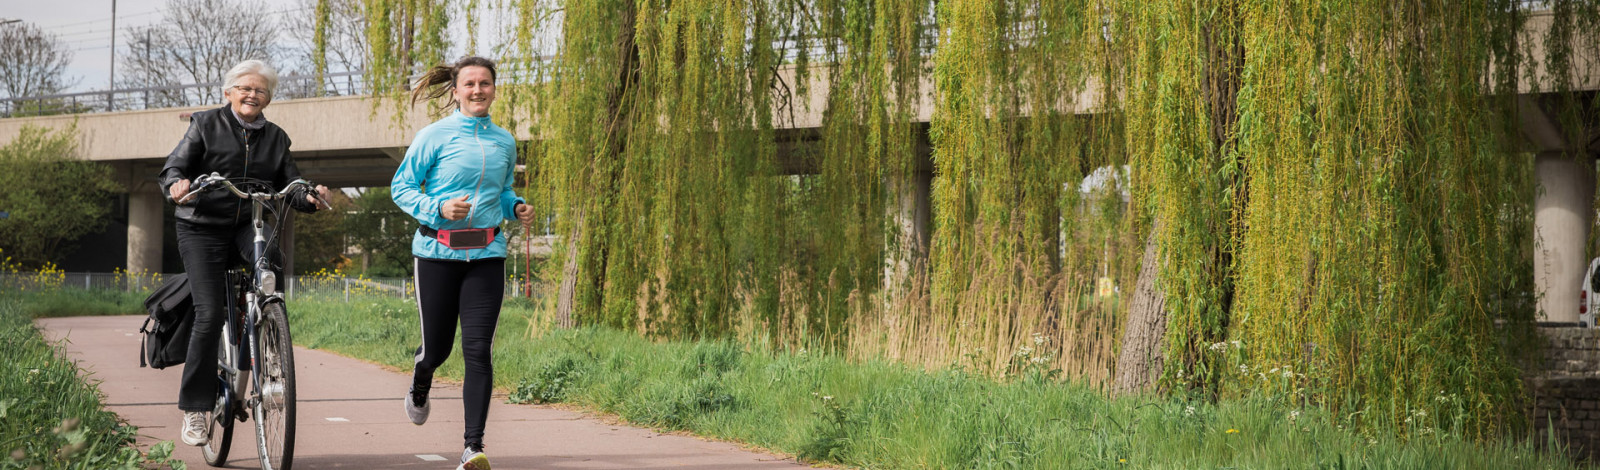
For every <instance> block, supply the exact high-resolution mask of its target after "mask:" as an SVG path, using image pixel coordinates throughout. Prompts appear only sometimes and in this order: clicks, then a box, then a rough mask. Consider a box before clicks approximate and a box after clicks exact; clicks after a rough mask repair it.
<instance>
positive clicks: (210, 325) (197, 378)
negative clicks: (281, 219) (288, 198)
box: [177, 219, 281, 411]
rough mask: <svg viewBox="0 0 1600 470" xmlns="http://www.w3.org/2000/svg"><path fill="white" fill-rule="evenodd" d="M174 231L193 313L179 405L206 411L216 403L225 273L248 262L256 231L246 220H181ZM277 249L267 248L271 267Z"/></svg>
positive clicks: (180, 407)
mask: <svg viewBox="0 0 1600 470" xmlns="http://www.w3.org/2000/svg"><path fill="white" fill-rule="evenodd" d="M177 229H178V230H177V234H178V254H180V255H182V256H183V270H184V272H186V273H188V274H189V289H190V291H191V292H192V293H193V296H194V313H195V317H194V330H193V332H191V333H190V336H189V356H188V358H187V359H185V360H184V362H183V382H182V384H181V385H180V386H179V388H178V408H179V409H182V410H183V411H211V409H212V408H213V407H214V405H215V404H216V401H217V398H216V397H217V342H218V341H219V340H220V339H221V338H222V327H223V325H225V324H226V323H225V322H226V318H225V317H224V316H223V315H225V314H226V310H227V308H226V305H227V304H226V302H227V299H226V298H225V295H226V294H225V292H226V291H227V279H226V277H225V275H226V274H227V271H228V268H229V267H233V266H244V265H246V264H247V263H246V261H245V260H247V259H249V258H250V257H251V256H252V253H251V250H252V249H253V248H252V247H251V242H252V241H254V239H255V232H254V231H253V230H251V229H250V224H248V223H247V224H241V225H237V226H226V225H223V226H216V225H200V224H195V223H191V222H188V221H185V220H183V219H179V220H178V222H177ZM269 232H270V229H269ZM277 251H278V250H268V256H269V257H270V259H271V260H272V262H273V264H274V265H276V264H278V263H277V258H278V256H277ZM280 278H281V276H280ZM280 284H281V282H280Z"/></svg>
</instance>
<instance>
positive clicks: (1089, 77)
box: [931, 0, 1126, 375]
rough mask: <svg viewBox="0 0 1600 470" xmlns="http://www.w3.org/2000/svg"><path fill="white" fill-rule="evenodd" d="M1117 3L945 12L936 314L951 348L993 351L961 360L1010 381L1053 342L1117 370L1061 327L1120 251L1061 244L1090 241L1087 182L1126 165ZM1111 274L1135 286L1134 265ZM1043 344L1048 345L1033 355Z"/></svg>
mask: <svg viewBox="0 0 1600 470" xmlns="http://www.w3.org/2000/svg"><path fill="white" fill-rule="evenodd" d="M1112 6H1113V5H1111V4H1110V3H1109V2H1100V1H1094V0H1062V1H1000V0H997V1H971V2H941V3H940V4H939V21H940V28H941V31H942V34H941V37H940V41H939V48H938V51H937V54H936V55H935V61H936V64H935V76H936V79H937V83H938V89H939V92H938V100H937V101H936V102H935V111H934V119H933V129H932V140H933V145H934V148H935V150H934V160H935V163H936V174H937V176H936V178H935V181H934V189H933V204H934V213H935V229H934V232H935V234H936V237H935V238H934V241H933V256H932V260H931V262H932V263H933V270H932V276H933V281H932V283H931V293H932V296H933V301H934V305H935V307H934V308H935V312H936V313H935V315H936V316H938V317H942V318H947V319H949V320H948V321H947V322H946V326H947V329H945V330H943V332H944V333H945V334H946V335H947V341H948V342H949V343H950V344H953V345H958V346H967V347H968V348H972V347H974V346H975V347H977V348H983V349H968V350H966V351H958V352H961V353H967V354H973V353H977V354H979V355H981V356H983V357H982V360H983V361H984V362H985V363H984V364H982V366H983V368H984V369H987V370H1005V369H1006V368H1007V366H1008V364H1009V362H1010V361H1011V360H1012V358H1014V357H1018V356H1017V354H1016V352H1018V351H1022V349H1021V348H1024V347H1026V348H1030V349H1028V350H1027V351H1028V353H1027V354H1042V355H1043V356H1050V355H1051V354H1050V352H1051V351H1041V350H1040V349H1045V348H1041V347H1040V346H1045V344H1044V343H1046V342H1047V341H1048V342H1049V343H1050V346H1049V347H1051V348H1052V350H1053V351H1054V352H1055V353H1056V354H1055V355H1056V356H1064V355H1067V354H1071V355H1072V356H1073V357H1072V359H1073V360H1078V359H1081V360H1084V362H1087V363H1090V364H1093V367H1090V369H1091V370H1095V371H1096V372H1097V374H1098V375H1103V374H1104V371H1105V370H1106V369H1108V365H1107V364H1106V363H1105V362H1104V361H1105V358H1104V357H1101V356H1109V350H1106V349H1102V350H1098V351H1097V350H1095V349H1096V348H1093V347H1089V348H1085V349H1084V350H1077V349H1075V346H1080V345H1083V344H1084V342H1083V341H1071V340H1068V339H1069V338H1070V337H1071V334H1070V332H1071V328H1063V326H1064V325H1062V323H1064V321H1063V319H1065V320H1067V322H1070V321H1071V320H1076V319H1079V316H1078V315H1076V314H1077V313H1078V308H1077V303H1078V298H1079V294H1083V293H1085V291H1087V289H1085V288H1084V287H1085V286H1087V285H1089V284H1090V283H1092V282H1093V279H1094V277H1090V276H1086V275H1084V274H1085V273H1084V272H1082V271H1083V270H1079V269H1073V268H1075V267H1080V265H1084V264H1091V265H1092V264H1093V262H1095V261H1102V262H1106V261H1109V260H1104V259H1099V258H1100V256H1094V255H1106V254H1107V253H1106V252H1105V251H1102V250H1098V249H1095V250H1092V252H1093V253H1092V255H1090V256H1093V258H1092V259H1089V260H1085V259H1082V258H1083V256H1081V253H1080V250H1078V249H1076V248H1078V247H1079V246H1083V245H1087V246H1088V247H1091V248H1099V245H1100V244H1098V243H1082V242H1083V241H1085V240H1072V242H1073V243H1072V245H1073V248H1072V249H1067V250H1063V249H1062V247H1063V245H1064V240H1062V236H1063V234H1068V235H1069V236H1070V235H1077V234H1079V231H1078V230H1076V228H1077V227H1078V226H1079V225H1080V224H1084V223H1085V222H1087V221H1088V220H1089V219H1090V218H1091V216H1090V213H1089V212H1088V211H1080V210H1079V207H1080V204H1081V203H1082V202H1083V201H1081V200H1080V197H1079V194H1080V192H1079V191H1078V190H1077V189H1078V184H1077V183H1078V182H1079V181H1080V180H1082V179H1083V178H1084V176H1085V175H1086V174H1087V173H1088V171H1089V170H1091V169H1095V168H1098V167H1102V166H1107V165H1111V168H1113V169H1115V168H1117V167H1119V166H1120V164H1121V163H1123V162H1125V161H1126V160H1125V159H1124V157H1123V155H1122V153H1121V151H1120V149H1121V146H1120V145H1118V144H1119V141H1120V127H1119V126H1120V119H1119V118H1117V117H1116V116H1113V115H1112V114H1111V113H1112V111H1114V109H1115V104H1114V99H1115V96H1116V93H1115V92H1112V91H1108V88H1107V87H1106V85H1107V84H1109V83H1110V80H1111V79H1113V78H1114V77H1115V76H1116V72H1115V71H1114V70H1112V66H1113V65H1115V64H1114V62H1113V61H1112V60H1110V58H1111V57H1114V56H1113V55H1112V54H1110V53H1109V52H1108V51H1109V49H1110V48H1111V47H1112V45H1111V44H1109V43H1108V40H1109V39H1110V33H1111V30H1110V28H1112V27H1114V26H1115V23H1114V22H1112V21H1111V19H1112V17H1111V10H1110V9H1111V8H1112ZM1064 185H1066V187H1065V188H1064ZM1099 213H1100V214H1101V215H1102V216H1115V215H1116V214H1117V213H1118V210H1117V208H1115V207H1113V208H1111V210H1106V211H1100V212H1099ZM1117 228H1121V227H1117ZM1113 233H1114V232H1113ZM1117 238H1120V237H1117ZM1113 242H1114V243H1119V242H1121V240H1120V239H1114V240H1113ZM1064 264H1065V266H1064ZM1111 264H1113V265H1114V267H1115V268H1116V269H1117V271H1118V273H1117V276H1116V277H1118V278H1124V277H1126V276H1124V275H1123V274H1124V271H1125V270H1126V269H1125V268H1126V265H1125V264H1124V263H1115V262H1112V263H1111ZM1064 268H1065V269H1064ZM1089 271H1093V270H1092V269H1090V270H1089ZM1115 325H1116V322H1110V323H1109V324H1107V325H1101V326H1102V327H1103V328H1105V329H1114V328H1115ZM1066 326H1069V327H1070V326H1071V325H1066ZM1034 335H1039V338H1041V339H1040V340H1038V341H1036V342H1037V343H1038V344H1032V345H1030V344H1029V342H1030V341H1033V340H1032V337H1033V336H1034ZM1106 336H1109V335H1106ZM1095 340H1098V341H1095ZM1113 341H1114V338H1091V341H1090V342H1091V343H1096V342H1097V343H1099V344H1104V345H1109V344H1112V343H1113ZM1035 357H1038V356H1035ZM1075 372H1087V371H1075ZM1075 375H1081V374H1075Z"/></svg>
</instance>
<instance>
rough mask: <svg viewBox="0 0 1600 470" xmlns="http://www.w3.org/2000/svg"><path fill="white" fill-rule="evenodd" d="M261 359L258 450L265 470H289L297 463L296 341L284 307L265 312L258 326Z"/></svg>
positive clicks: (258, 364) (275, 304)
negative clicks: (295, 443)
mask: <svg viewBox="0 0 1600 470" xmlns="http://www.w3.org/2000/svg"><path fill="white" fill-rule="evenodd" d="M256 331H257V336H256V338H257V340H258V341H259V342H260V345H261V360H259V361H256V364H255V369H256V373H257V381H256V396H257V397H258V399H257V400H256V401H255V416H254V418H255V421H256V450H257V452H258V453H259V454H260V455H261V468H263V469H270V470H288V469H289V468H291V465H292V462H293V461H294V412H295V403H294V401H295V392H294V342H293V341H291V340H290V338H289V316H288V314H287V313H286V312H285V311H284V307H283V304H282V303H280V302H273V303H269V304H267V305H266V307H265V308H263V309H262V310H261V322H260V323H259V324H258V326H257V330H256Z"/></svg>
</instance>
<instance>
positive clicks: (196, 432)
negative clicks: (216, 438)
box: [182, 411, 211, 446]
mask: <svg viewBox="0 0 1600 470" xmlns="http://www.w3.org/2000/svg"><path fill="white" fill-rule="evenodd" d="M209 414H210V413H206V412H204V411H185V412H183V433H182V436H183V443H184V444H188V445H192V446H203V445H206V441H209V440H210V437H211V436H209V435H208V434H210V433H211V426H210V424H211V420H209V419H206V418H208V416H207V415H209Z"/></svg>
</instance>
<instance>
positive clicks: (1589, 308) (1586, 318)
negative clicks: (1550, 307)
mask: <svg viewBox="0 0 1600 470" xmlns="http://www.w3.org/2000/svg"><path fill="white" fill-rule="evenodd" d="M1597 268H1600V258H1595V259H1594V261H1590V262H1589V270H1587V271H1584V273H1583V289H1582V290H1580V291H1579V293H1578V326H1579V327H1583V328H1594V327H1595V323H1594V317H1595V310H1597V309H1600V296H1596V295H1595V293H1596V292H1600V276H1596V275H1595V274H1596V273H1595V271H1596V270H1600V269H1597Z"/></svg>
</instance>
